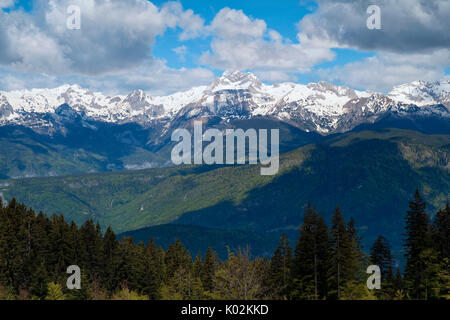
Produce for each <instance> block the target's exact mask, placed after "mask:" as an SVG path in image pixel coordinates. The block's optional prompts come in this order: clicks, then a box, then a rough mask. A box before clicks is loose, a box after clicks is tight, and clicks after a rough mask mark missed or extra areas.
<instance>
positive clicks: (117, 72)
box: [0, 0, 213, 94]
mask: <svg viewBox="0 0 450 320" xmlns="http://www.w3.org/2000/svg"><path fill="white" fill-rule="evenodd" d="M0 1H2V2H1V4H2V5H4V6H6V5H7V4H9V2H7V1H5V0H0ZM73 5H75V6H78V7H79V8H80V13H81V28H80V29H79V30H70V29H68V28H67V19H68V17H69V16H70V14H71V13H68V11H67V9H68V7H69V6H73ZM168 28H179V29H180V34H179V39H180V40H187V39H191V38H194V37H197V36H198V35H199V34H200V33H201V32H203V30H204V21H203V19H202V18H201V17H200V16H199V15H197V14H195V13H194V12H193V11H192V10H184V9H183V7H182V5H181V4H180V3H179V2H167V3H165V4H163V5H161V6H160V7H158V6H155V5H154V4H153V3H151V2H149V1H147V0H122V1H109V0H89V1H86V0H58V1H56V0H50V1H45V0H37V1H36V3H35V9H34V10H33V12H32V13H27V12H23V11H18V10H15V11H11V12H5V11H0V47H1V48H2V49H1V50H0V68H1V70H0V75H1V76H2V80H1V81H0V85H1V86H2V88H4V89H18V88H20V87H44V86H49V87H50V86H57V85H60V84H61V83H64V82H68V83H79V84H80V85H85V86H91V87H92V88H93V89H96V88H98V89H100V90H102V88H103V89H104V90H111V91H121V92H123V91H124V90H128V89H134V88H141V89H145V90H147V91H149V92H151V93H155V94H156V93H157V94H166V93H170V92H173V91H174V90H184V89H187V88H190V87H191V86H193V85H196V84H199V83H201V84H204V81H206V80H207V81H211V80H212V78H213V74H212V72H211V71H209V70H206V69H202V68H196V69H192V70H189V69H179V70H177V69H173V68H169V67H167V66H166V62H165V61H162V60H157V59H155V58H154V57H153V56H152V52H151V48H152V45H153V44H154V42H155V39H156V37H157V36H162V35H163V34H164V33H165V31H166V30H167V29H168ZM102 86H103V87H102Z"/></svg>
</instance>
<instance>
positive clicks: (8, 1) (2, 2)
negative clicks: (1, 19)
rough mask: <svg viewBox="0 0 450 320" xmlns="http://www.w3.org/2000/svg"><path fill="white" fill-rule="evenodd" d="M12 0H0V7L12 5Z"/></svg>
mask: <svg viewBox="0 0 450 320" xmlns="http://www.w3.org/2000/svg"><path fill="white" fill-rule="evenodd" d="M14 2H15V1H14V0H0V9H1V8H9V7H12V6H13V5H14Z"/></svg>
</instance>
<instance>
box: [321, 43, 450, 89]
mask: <svg viewBox="0 0 450 320" xmlns="http://www.w3.org/2000/svg"><path fill="white" fill-rule="evenodd" d="M449 61H450V50H448V49H441V50H436V51H433V52H432V53H415V54H399V53H392V52H381V53H379V54H378V55H376V56H374V57H369V58H366V59H364V60H363V61H358V62H352V63H349V64H346V65H344V66H342V67H335V68H332V69H321V70H319V71H318V73H319V75H321V76H322V77H323V78H325V79H327V80H329V81H336V80H337V81H340V82H342V83H344V84H346V85H349V86H352V87H354V88H360V89H370V90H373V91H387V90H390V89H391V88H392V87H393V86H395V85H398V84H402V83H407V82H411V81H415V80H427V81H432V80H440V79H443V78H445V68H446V67H448V65H449Z"/></svg>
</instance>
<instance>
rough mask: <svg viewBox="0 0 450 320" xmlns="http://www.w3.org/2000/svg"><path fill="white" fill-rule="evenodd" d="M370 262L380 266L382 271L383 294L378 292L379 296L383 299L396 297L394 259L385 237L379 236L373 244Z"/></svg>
mask: <svg viewBox="0 0 450 320" xmlns="http://www.w3.org/2000/svg"><path fill="white" fill-rule="evenodd" d="M370 262H371V263H372V264H374V265H377V266H379V267H380V270H381V281H382V284H381V292H380V291H379V290H377V292H376V293H377V296H378V297H379V298H383V299H389V298H392V297H393V296H394V295H395V290H394V281H395V278H394V272H393V268H392V263H393V258H392V254H391V247H390V245H389V242H388V240H387V239H386V238H385V237H384V236H381V235H380V236H378V238H377V239H376V240H375V242H374V243H373V245H372V247H371V249H370Z"/></svg>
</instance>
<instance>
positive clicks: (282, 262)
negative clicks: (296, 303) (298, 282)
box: [268, 233, 292, 299]
mask: <svg viewBox="0 0 450 320" xmlns="http://www.w3.org/2000/svg"><path fill="white" fill-rule="evenodd" d="M291 270H292V249H291V247H290V246H289V240H288V239H287V236H286V234H285V233H283V234H282V235H281V239H280V242H279V244H278V247H277V248H276V250H275V252H274V254H273V256H272V259H271V260H270V268H269V273H268V274H269V279H268V280H269V281H268V282H269V283H268V286H269V288H270V291H271V294H272V296H274V297H275V298H277V299H282V298H283V297H285V296H286V295H287V293H288V292H287V290H288V287H289V285H290V283H291V273H292V272H291Z"/></svg>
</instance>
